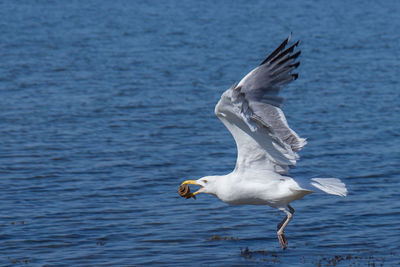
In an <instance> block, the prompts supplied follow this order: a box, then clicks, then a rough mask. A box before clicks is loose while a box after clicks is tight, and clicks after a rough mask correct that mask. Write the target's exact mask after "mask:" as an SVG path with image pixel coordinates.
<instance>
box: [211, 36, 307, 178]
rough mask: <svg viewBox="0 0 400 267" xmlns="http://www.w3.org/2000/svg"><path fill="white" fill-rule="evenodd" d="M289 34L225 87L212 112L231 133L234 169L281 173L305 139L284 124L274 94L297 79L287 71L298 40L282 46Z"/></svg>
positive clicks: (294, 64) (292, 63)
mask: <svg viewBox="0 0 400 267" xmlns="http://www.w3.org/2000/svg"><path fill="white" fill-rule="evenodd" d="M289 39H290V36H289V37H288V38H287V39H286V40H285V41H283V43H282V44H281V45H280V46H279V47H278V48H277V49H276V50H275V51H274V52H272V53H271V54H270V55H269V56H268V57H267V58H266V59H265V60H264V61H263V62H262V63H261V64H260V66H258V67H257V68H255V69H254V70H252V71H251V72H250V73H249V74H247V75H246V76H245V77H244V78H243V79H242V80H241V81H240V82H239V84H238V85H237V86H235V85H232V87H231V88H229V89H228V90H227V91H225V92H224V93H223V94H222V96H221V99H220V100H219V102H218V103H217V105H216V106H215V114H216V115H217V116H218V118H219V119H220V120H221V121H222V122H223V123H224V124H225V126H226V127H227V128H228V130H229V131H230V132H231V133H232V135H233V138H234V139H235V141H236V145H237V150H238V157H237V161H236V168H235V170H236V171H241V170H242V171H243V170H247V169H248V168H250V169H253V170H255V169H256V170H270V171H274V172H278V173H281V174H285V173H287V172H288V171H289V166H290V165H295V164H296V161H297V159H298V158H299V157H298V155H297V153H296V152H297V151H299V150H300V149H301V148H302V147H303V146H304V145H305V144H306V143H307V142H306V140H305V139H304V138H300V137H299V136H298V135H297V134H296V133H295V132H294V131H293V130H292V129H290V127H289V125H288V124H287V121H286V118H285V115H284V114H283V112H282V110H281V109H280V106H281V104H282V102H283V98H281V97H279V96H278V93H279V91H280V90H281V89H282V87H283V86H284V85H286V84H287V83H289V82H290V81H293V80H295V79H297V77H298V74H292V73H291V71H292V70H294V69H295V68H297V67H298V65H299V64H300V62H295V61H296V58H297V57H298V56H299V55H300V51H298V52H296V53H293V51H294V49H295V47H296V46H297V45H298V42H296V43H295V44H293V45H292V46H290V47H289V48H287V49H286V50H285V47H286V45H287V43H288V42H289Z"/></svg>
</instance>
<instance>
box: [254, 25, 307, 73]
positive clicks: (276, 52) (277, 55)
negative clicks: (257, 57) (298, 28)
mask: <svg viewBox="0 0 400 267" xmlns="http://www.w3.org/2000/svg"><path fill="white" fill-rule="evenodd" d="M291 38H292V32H290V34H289V36H288V37H287V38H286V39H285V40H284V41H283V42H282V43H281V44H280V45H279V46H278V47H277V48H276V49H275V50H274V51H273V52H272V53H271V54H270V55H269V56H268V57H267V58H266V59H264V61H263V62H261V64H260V65H263V64H265V63H267V62H269V61H271V62H274V61H276V60H278V59H279V58H281V57H283V56H284V55H286V54H288V53H292V52H293V51H294V48H295V47H297V46H298V45H299V43H300V41H297V42H295V43H294V44H293V45H291V46H290V47H289V48H288V49H286V50H284V51H282V50H283V49H285V47H286V45H287V44H288V43H289V41H290V39H291ZM294 55H296V56H295V58H296V57H298V56H299V55H300V53H299V52H297V53H296V54H294Z"/></svg>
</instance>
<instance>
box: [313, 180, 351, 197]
mask: <svg viewBox="0 0 400 267" xmlns="http://www.w3.org/2000/svg"><path fill="white" fill-rule="evenodd" d="M311 181H312V182H311V185H313V186H314V187H316V188H318V189H319V190H321V191H324V192H325V193H328V194H331V195H337V196H341V197H345V196H346V195H347V188H346V185H345V184H344V183H343V182H342V181H341V180H340V179H337V178H312V179H311Z"/></svg>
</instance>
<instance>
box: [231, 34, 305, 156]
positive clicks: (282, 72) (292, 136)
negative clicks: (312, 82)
mask: <svg viewBox="0 0 400 267" xmlns="http://www.w3.org/2000/svg"><path fill="white" fill-rule="evenodd" d="M289 40H290V36H289V37H288V38H287V39H286V40H285V41H283V43H282V44H281V45H280V46H279V47H278V48H277V49H275V51H274V52H272V53H271V54H270V55H269V56H268V57H267V58H266V59H265V60H264V61H263V62H262V63H261V65H260V66H258V67H257V68H255V69H254V70H253V71H251V72H250V73H249V74H248V75H246V76H245V77H244V78H243V79H242V80H241V81H240V82H239V84H238V85H237V86H236V88H235V89H234V90H237V91H239V92H240V93H241V94H242V95H243V96H244V98H245V99H246V101H247V105H248V106H249V108H250V109H251V110H252V112H253V115H252V119H253V120H255V121H257V122H258V123H260V124H263V125H264V126H266V127H268V128H270V129H272V130H273V131H274V133H275V134H276V135H277V136H278V137H279V138H280V139H281V140H282V141H283V142H284V143H286V144H288V145H289V146H290V147H291V149H292V150H293V151H295V152H297V151H299V150H300V149H301V148H302V147H303V146H304V145H305V144H306V141H305V139H304V138H300V137H299V136H298V135H297V134H296V133H295V132H294V131H293V130H292V129H291V128H290V127H289V125H288V124H287V121H286V118H285V115H284V114H283V112H282V110H281V109H280V107H281V105H282V103H283V100H284V99H283V98H282V97H280V96H278V94H279V91H280V90H281V89H282V88H283V87H284V86H285V85H286V84H288V83H289V82H291V81H293V80H296V79H297V77H298V74H297V73H292V71H293V70H294V69H296V68H297V67H298V66H299V64H300V62H296V59H297V57H298V56H299V55H300V53H301V51H297V52H295V53H293V52H294V50H295V48H296V47H297V45H298V44H299V42H298V41H297V42H296V43H294V44H293V45H291V46H290V47H289V48H287V49H285V47H286V45H287V43H288V42H289Z"/></svg>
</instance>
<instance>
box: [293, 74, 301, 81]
mask: <svg viewBox="0 0 400 267" xmlns="http://www.w3.org/2000/svg"><path fill="white" fill-rule="evenodd" d="M292 77H293V81H294V80H297V78H299V74H298V73H293V74H292Z"/></svg>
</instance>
